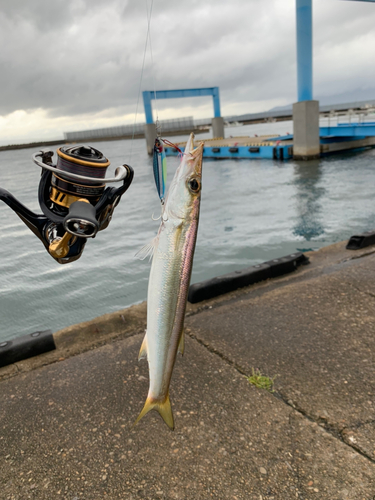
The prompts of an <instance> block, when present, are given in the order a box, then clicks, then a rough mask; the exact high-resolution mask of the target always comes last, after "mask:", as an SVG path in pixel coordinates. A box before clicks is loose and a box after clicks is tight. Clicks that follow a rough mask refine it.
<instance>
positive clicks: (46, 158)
mask: <svg viewBox="0 0 375 500" xmlns="http://www.w3.org/2000/svg"><path fill="white" fill-rule="evenodd" d="M53 154H54V153H53V151H51V150H49V149H42V150H41V151H39V152H37V153H35V154H34V155H33V156H32V158H33V161H34V162H35V163H36V164H37V165H39V166H40V167H41V168H42V174H41V178H40V183H39V191H38V197H39V205H40V208H41V210H42V212H43V214H36V213H34V212H32V211H31V210H29V209H28V208H27V207H25V206H24V205H23V204H22V203H20V202H19V201H18V200H17V199H16V198H15V197H14V196H13V195H12V194H11V193H9V192H8V191H6V190H5V189H2V188H0V200H2V201H4V202H5V203H6V204H7V205H8V206H9V207H10V208H11V209H12V210H14V212H15V213H16V214H17V215H18V217H19V218H20V219H21V220H22V221H23V222H24V223H25V224H26V226H28V228H29V229H31V231H32V232H33V233H34V234H35V235H36V236H37V237H38V238H39V239H40V240H41V242H42V243H43V244H44V246H45V247H46V250H47V252H48V253H49V254H50V255H51V256H52V257H53V258H54V259H55V260H56V261H57V262H59V263H60V264H66V263H68V262H73V261H74V260H77V259H79V258H80V256H81V254H82V252H83V249H84V247H85V244H86V241H87V239H88V238H95V236H96V233H97V232H98V231H102V230H103V229H105V228H106V227H107V226H108V224H109V223H110V221H111V218H112V215H113V211H114V209H115V207H116V206H117V205H118V203H119V201H120V199H121V196H122V195H123V194H124V193H125V191H126V190H127V189H128V188H129V186H130V184H131V182H132V180H133V176H134V171H133V169H132V168H131V167H129V165H122V166H120V167H117V169H116V171H115V177H112V178H107V179H106V178H105V174H106V171H107V168H108V166H109V164H110V162H109V161H108V160H107V158H106V157H105V156H104V155H103V154H102V153H101V152H100V151H98V150H97V149H95V148H93V147H91V146H86V145H82V144H80V145H75V146H63V147H60V148H58V150H57V164H56V165H54V164H53V162H52V157H53ZM121 181H122V186H120V187H117V188H116V187H112V188H109V187H107V188H106V184H108V183H112V182H121Z"/></svg>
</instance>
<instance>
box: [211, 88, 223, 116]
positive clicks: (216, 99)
mask: <svg viewBox="0 0 375 500" xmlns="http://www.w3.org/2000/svg"><path fill="white" fill-rule="evenodd" d="M212 98H213V100H214V117H215V118H219V117H220V116H221V114H220V97H219V87H213V89H212Z"/></svg>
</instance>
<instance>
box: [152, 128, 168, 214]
mask: <svg viewBox="0 0 375 500" xmlns="http://www.w3.org/2000/svg"><path fill="white" fill-rule="evenodd" d="M153 170H154V178H155V184H156V189H157V190H158V195H159V198H160V201H161V203H162V205H164V200H165V198H164V195H165V184H166V181H167V158H166V156H165V151H164V147H163V144H162V142H161V140H160V139H158V138H157V139H155V144H154V154H153Z"/></svg>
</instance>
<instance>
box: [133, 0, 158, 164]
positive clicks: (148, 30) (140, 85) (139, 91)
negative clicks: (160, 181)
mask: <svg viewBox="0 0 375 500" xmlns="http://www.w3.org/2000/svg"><path fill="white" fill-rule="evenodd" d="M153 4H154V0H151V7H150V12H149V10H148V2H147V0H146V12H147V33H146V41H145V48H144V51H143V61H142V69H141V77H140V80H139V86H138V96H137V105H136V108H135V116H134V124H133V135H132V139H131V143H130V155H129V163H131V158H132V152H133V142H134V135H135V126H136V123H137V115H138V106H139V98H140V95H141V88H142V80H143V73H144V69H145V61H146V53H147V45H148V40H149V36H150V25H151V15H152V7H153Z"/></svg>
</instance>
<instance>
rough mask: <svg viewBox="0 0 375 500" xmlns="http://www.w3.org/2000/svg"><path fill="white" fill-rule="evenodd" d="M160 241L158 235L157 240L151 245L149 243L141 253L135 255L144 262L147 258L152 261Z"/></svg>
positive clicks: (151, 242)
mask: <svg viewBox="0 0 375 500" xmlns="http://www.w3.org/2000/svg"><path fill="white" fill-rule="evenodd" d="M158 241H159V235H158V234H157V235H156V236H155V238H154V239H153V240H152V241H150V243H147V245H145V246H144V247H142V248H141V249H140V250H139V252H137V253H136V254H135V256H136V258H137V259H139V260H144V259H145V258H146V257H150V260H151V259H152V256H153V255H154V251H155V248H156V246H157V244H158Z"/></svg>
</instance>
